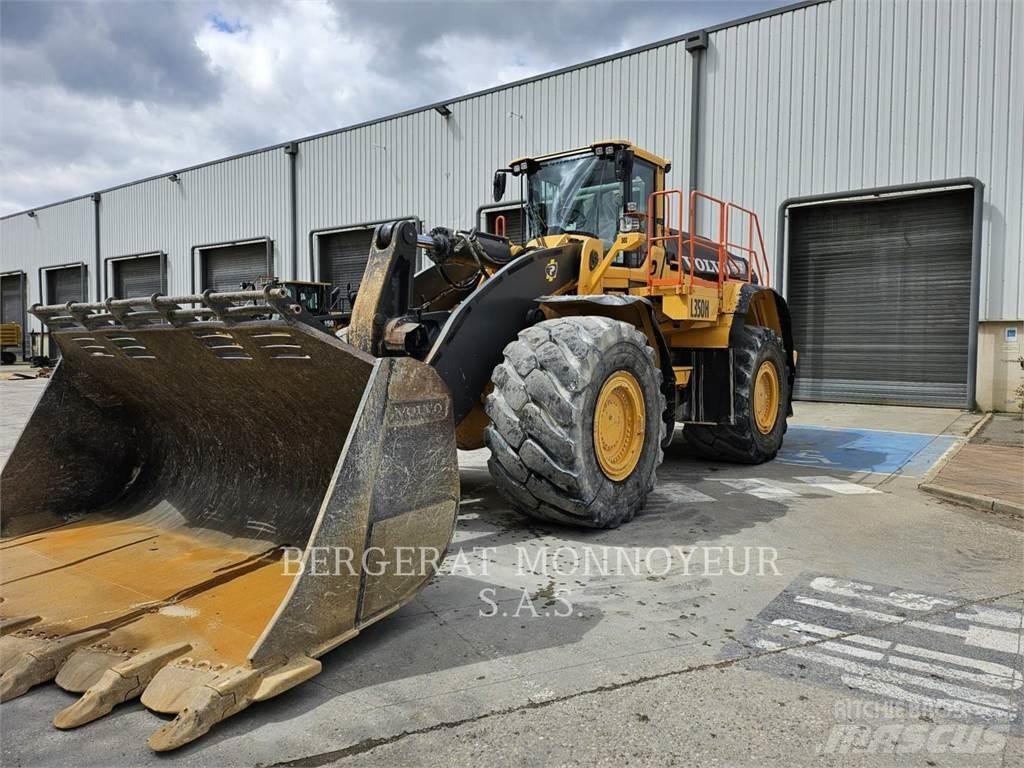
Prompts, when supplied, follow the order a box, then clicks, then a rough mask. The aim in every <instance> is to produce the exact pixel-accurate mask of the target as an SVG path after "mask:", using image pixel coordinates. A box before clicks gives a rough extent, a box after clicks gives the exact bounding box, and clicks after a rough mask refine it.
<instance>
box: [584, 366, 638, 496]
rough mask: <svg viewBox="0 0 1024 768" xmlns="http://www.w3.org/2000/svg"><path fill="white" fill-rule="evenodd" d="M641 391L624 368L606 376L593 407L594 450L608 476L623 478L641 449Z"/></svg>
mask: <svg viewBox="0 0 1024 768" xmlns="http://www.w3.org/2000/svg"><path fill="white" fill-rule="evenodd" d="M645 429H646V418H645V413H644V393H643V390H641V389H640V384H639V382H637V380H636V377H634V376H633V374H631V373H627V372H626V371H616V372H615V373H613V374H612V375H611V376H609V377H608V378H607V379H606V380H605V382H604V386H602V387H601V393H600V394H599V395H598V396H597V407H596V408H595V409H594V451H595V453H597V462H598V464H600V465H601V471H602V472H604V473H605V475H606V476H607V477H608V478H609V479H611V480H625V479H626V478H627V477H629V475H630V473H632V471H633V470H634V469H635V468H636V465H637V462H638V461H640V454H641V453H642V452H643V449H644V431H645Z"/></svg>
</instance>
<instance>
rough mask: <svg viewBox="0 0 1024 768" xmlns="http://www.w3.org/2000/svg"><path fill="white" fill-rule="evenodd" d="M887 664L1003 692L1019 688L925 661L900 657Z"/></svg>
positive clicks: (991, 677)
mask: <svg viewBox="0 0 1024 768" xmlns="http://www.w3.org/2000/svg"><path fill="white" fill-rule="evenodd" d="M889 663H890V664H893V665H894V666H897V667H905V668H907V669H913V670H916V671H918V672H926V673H928V674H929V675H938V676H939V677H944V678H945V677H951V678H953V679H955V680H963V681H964V682H967V683H977V684H978V685H984V686H987V687H988V688H999V689H1001V690H1004V691H1015V690H1017V688H1019V687H1020V683H1018V682H1016V681H1014V680H1012V679H1010V680H1007V679H1005V678H1003V677H1000V676H998V675H987V674H985V673H984V672H967V671H965V670H962V669H953V668H952V667H947V666H944V665H942V664H929V663H928V662H927V661H917V660H915V659H906V658H904V657H902V656H890V657H889Z"/></svg>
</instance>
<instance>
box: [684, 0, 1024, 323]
mask: <svg viewBox="0 0 1024 768" xmlns="http://www.w3.org/2000/svg"><path fill="white" fill-rule="evenodd" d="M1022 72H1024V7H1022V6H1021V5H1020V4H1019V3H1018V4H1016V7H1015V4H1014V2H1012V0H987V1H986V2H977V0H945V1H944V2H938V1H937V0H917V1H913V0H911V1H910V2H875V1H870V0H869V1H868V2H863V1H859V0H835V1H834V2H831V3H824V4H821V5H813V6H809V7H807V8H802V9H797V10H794V11H791V12H789V13H785V14H780V15H777V16H772V17H769V18H765V19H761V20H758V21H754V22H751V23H748V24H743V25H740V26H736V27H730V28H728V29H723V30H721V31H718V32H715V33H713V34H711V35H710V39H709V49H708V52H707V62H706V67H705V76H706V79H705V80H704V81H703V82H704V99H703V105H702V122H701V133H702V136H703V138H704V143H703V145H702V146H703V149H704V151H703V152H702V153H701V158H700V179H701V185H702V186H703V187H705V188H706V189H708V190H709V191H712V192H713V193H714V194H716V195H720V196H724V197H732V198H735V199H739V200H743V201H746V203H747V204H748V205H749V206H753V207H754V208H755V209H756V210H758V211H760V212H761V216H762V225H763V226H764V228H765V239H766V242H767V245H768V249H769V251H771V252H773V251H774V249H775V230H776V220H775V214H776V211H777V209H778V206H779V204H780V203H781V202H782V201H783V200H785V199H786V198H789V197H795V196H804V195H812V194H819V193H826V192H828V193H831V192H843V191H846V190H856V189H864V188H868V187H876V186H887V185H892V184H909V183H913V182H920V181H932V180H942V179H948V178H955V177H960V176H975V177H977V178H979V179H980V180H981V181H982V182H983V183H984V184H985V214H984V216H985V218H984V229H983V243H982V245H983V259H982V273H981V287H980V288H981V296H980V300H981V301H980V313H981V314H980V319H981V320H1012V319H1018V318H1021V317H1024V271H1022V262H1024V214H1022V211H1024V138H1022V133H1021V130H1022V129H1021V115H1022V114H1024V77H1022V76H1021V73H1022ZM1012 73H1017V74H1016V76H1013V74H1012ZM1014 115H1016V117H1014Z"/></svg>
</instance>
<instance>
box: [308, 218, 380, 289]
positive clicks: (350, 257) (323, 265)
mask: <svg viewBox="0 0 1024 768" xmlns="http://www.w3.org/2000/svg"><path fill="white" fill-rule="evenodd" d="M372 239H373V230H372V229H351V230H348V231H346V232H331V233H330V234H324V235H320V237H319V246H320V248H319V250H320V279H321V280H322V281H323V282H325V283H330V284H331V285H333V286H334V287H336V288H341V295H342V296H343V297H344V296H347V293H348V287H349V286H351V287H352V291H357V290H358V289H359V283H360V281H361V280H362V279H363V271H364V270H365V269H366V260H367V257H369V255H370V242H371V240H372ZM346 304H347V300H346Z"/></svg>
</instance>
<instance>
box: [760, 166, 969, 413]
mask: <svg viewBox="0 0 1024 768" xmlns="http://www.w3.org/2000/svg"><path fill="white" fill-rule="evenodd" d="M968 187H970V188H971V189H973V190H974V210H973V213H972V218H971V296H970V304H971V305H970V315H969V323H968V331H967V333H968V337H967V400H966V402H965V404H964V405H965V407H966V409H967V410H969V411H973V410H974V409H975V406H976V402H975V401H976V397H977V379H978V307H979V297H978V292H979V289H980V285H981V228H982V224H983V221H982V214H983V212H984V203H985V185H984V184H983V183H982V182H981V181H980V180H978V179H977V178H975V177H974V176H958V177H956V178H952V179H941V180H938V181H924V182H920V183H916V184H894V185H891V186H886V187H870V188H866V189H854V190H847V191H846V192H829V193H825V194H821V195H805V196H802V197H788V198H786V199H785V200H783V201H782V202H781V203H780V204H779V212H778V219H777V222H776V233H775V274H777V275H779V279H780V280H781V284H780V286H779V289H778V290H779V293H781V294H782V295H783V296H786V295H787V291H788V289H789V240H790V234H791V233H790V232H789V228H788V226H787V225H788V222H789V209H790V208H792V207H794V206H801V207H804V206H809V205H815V204H828V203H835V202H838V201H840V200H849V201H850V202H857V198H881V197H885V196H896V195H900V194H902V193H913V192H943V191H947V190H949V191H952V190H954V189H964V188H968Z"/></svg>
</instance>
